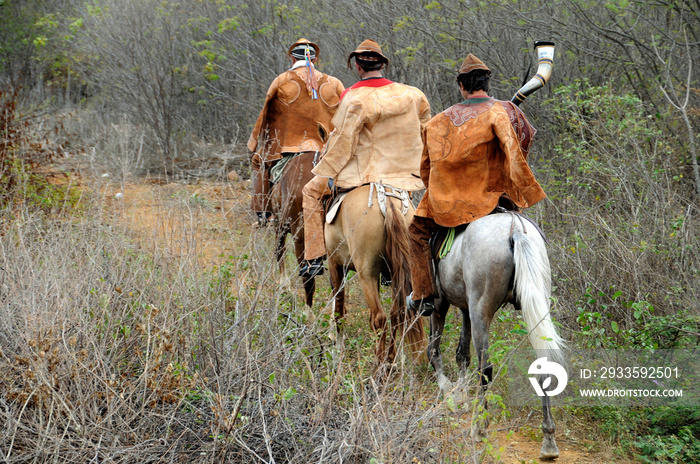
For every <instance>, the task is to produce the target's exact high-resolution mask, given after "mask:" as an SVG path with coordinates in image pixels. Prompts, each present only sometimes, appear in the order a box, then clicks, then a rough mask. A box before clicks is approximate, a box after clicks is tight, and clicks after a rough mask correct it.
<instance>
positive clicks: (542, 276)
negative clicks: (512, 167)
mask: <svg viewBox="0 0 700 464" xmlns="http://www.w3.org/2000/svg"><path fill="white" fill-rule="evenodd" d="M532 229H533V230H531V232H534V233H538V231H536V230H534V227H533V228H532ZM538 238H539V236H538ZM513 259H514V261H515V282H514V286H515V294H516V299H517V302H518V304H519V305H520V308H521V309H522V312H523V317H524V319H525V323H526V324H527V327H528V329H529V331H530V333H529V335H528V336H529V339H530V344H531V345H532V347H533V348H534V349H535V352H536V353H537V355H538V356H547V357H548V358H549V359H552V360H555V361H558V362H563V360H564V356H563V353H562V348H564V347H565V346H566V343H565V342H564V340H563V339H562V338H561V337H560V336H559V334H558V333H557V329H556V326H555V325H554V322H552V318H551V316H550V309H549V308H550V301H549V298H550V295H551V294H552V276H551V269H550V266H549V258H548V257H547V249H546V248H545V245H544V241H543V240H537V239H533V238H532V237H530V236H528V234H527V232H525V230H524V228H522V229H521V228H517V227H516V228H514V231H513Z"/></svg>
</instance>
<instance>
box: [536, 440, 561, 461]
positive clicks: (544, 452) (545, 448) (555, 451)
mask: <svg viewBox="0 0 700 464" xmlns="http://www.w3.org/2000/svg"><path fill="white" fill-rule="evenodd" d="M558 457H559V447H558V446H557V443H556V442H555V441H554V439H553V438H551V439H548V438H547V437H545V438H544V441H543V442H542V449H541V450H540V459H542V460H545V461H551V460H552V459H557V458H558Z"/></svg>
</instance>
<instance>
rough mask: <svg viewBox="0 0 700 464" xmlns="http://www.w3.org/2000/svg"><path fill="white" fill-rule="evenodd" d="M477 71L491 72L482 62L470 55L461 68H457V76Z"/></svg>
mask: <svg viewBox="0 0 700 464" xmlns="http://www.w3.org/2000/svg"><path fill="white" fill-rule="evenodd" d="M477 69H481V70H483V71H488V72H491V70H490V69H489V68H488V67H486V65H485V64H484V62H483V61H481V60H480V59H479V58H477V57H476V56H474V55H472V54H471V53H470V54H469V55H467V57H466V58H465V59H464V61H463V62H462V66H460V67H459V72H458V73H457V74H467V73H470V72H472V71H476V70H477Z"/></svg>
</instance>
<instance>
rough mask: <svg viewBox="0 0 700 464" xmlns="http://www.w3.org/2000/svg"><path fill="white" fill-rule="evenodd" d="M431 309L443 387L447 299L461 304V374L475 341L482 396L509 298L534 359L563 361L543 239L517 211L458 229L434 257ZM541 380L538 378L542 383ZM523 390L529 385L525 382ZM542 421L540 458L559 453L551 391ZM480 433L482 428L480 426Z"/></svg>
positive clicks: (432, 344)
mask: <svg viewBox="0 0 700 464" xmlns="http://www.w3.org/2000/svg"><path fill="white" fill-rule="evenodd" d="M437 271H438V272H437V277H438V290H439V293H440V297H439V298H438V299H437V300H436V310H435V312H434V313H433V315H432V316H431V319H430V341H429V345H428V358H429V359H430V362H431V364H432V365H433V367H434V368H435V372H436V375H437V378H438V385H439V386H440V389H441V390H443V391H446V390H449V389H451V388H452V384H451V382H450V381H449V380H448V379H447V377H446V376H445V374H444V372H443V364H442V357H441V354H440V339H441V337H442V333H443V329H444V326H445V316H446V315H447V310H448V309H449V306H450V304H452V305H454V306H457V307H458V308H460V309H461V310H462V331H461V335H460V339H459V345H458V348H457V364H458V365H459V368H460V376H461V377H464V375H465V374H466V370H467V367H468V366H469V357H470V354H469V348H470V347H469V345H470V341H471V340H473V342H474V348H475V350H476V354H477V358H478V360H479V366H478V372H479V374H480V378H481V381H482V386H483V388H482V389H479V390H480V391H481V393H482V394H483V393H484V391H485V389H486V387H487V384H488V382H489V381H490V380H491V379H492V374H493V372H492V371H493V368H492V366H491V364H489V361H488V351H487V350H488V347H489V326H490V325H491V320H492V319H493V317H494V315H495V314H496V311H497V310H498V309H499V308H500V307H501V306H503V305H504V304H505V303H508V302H511V303H513V304H514V305H515V306H516V308H519V309H521V310H522V313H523V318H524V319H525V323H526V324H527V327H528V329H529V330H530V334H529V339H530V343H531V344H532V346H533V348H535V351H536V352H537V357H538V358H539V357H540V356H548V358H549V359H550V360H551V359H553V358H554V359H555V360H560V359H561V357H560V356H561V350H560V349H561V348H562V347H563V340H562V339H561V338H560V337H559V335H557V332H556V329H555V326H554V324H553V323H552V320H551V318H550V316H549V305H550V301H549V297H550V293H551V273H550V267H549V259H548V257H547V250H546V248H545V242H544V239H543V238H542V235H541V234H540V231H539V230H538V228H537V227H535V225H534V224H533V223H532V222H530V221H529V220H528V219H526V218H524V217H523V216H522V215H520V214H517V213H499V214H492V215H489V216H486V217H483V218H481V219H478V220H476V221H474V222H472V223H471V224H469V226H468V227H467V228H466V230H465V231H464V232H462V233H461V234H459V235H457V236H456V238H455V240H454V244H453V246H452V249H451V251H450V252H449V254H448V255H447V256H446V257H444V258H443V259H442V260H440V261H439V263H438V270H437ZM542 380H543V379H540V382H541V381H542ZM524 388H530V386H529V385H528V386H525V387H524ZM542 408H543V413H544V420H543V422H542V431H543V432H544V439H543V442H542V451H541V455H540V458H541V459H552V458H555V457H558V456H559V449H558V448H557V444H556V441H555V440H554V430H555V425H554V419H553V418H552V414H551V411H550V401H549V397H548V396H543V397H542ZM477 432H479V433H483V430H477Z"/></svg>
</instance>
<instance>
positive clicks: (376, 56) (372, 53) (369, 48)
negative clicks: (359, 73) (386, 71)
mask: <svg viewBox="0 0 700 464" xmlns="http://www.w3.org/2000/svg"><path fill="white" fill-rule="evenodd" d="M357 55H362V59H364V60H366V61H382V62H384V63H385V64H389V58H387V57H386V55H385V54H384V53H382V47H380V46H379V44H378V43H377V42H375V41H374V40H372V39H366V40H364V41H363V42H362V43H361V44H360V45H358V47H357V48H356V49H355V51H353V52H351V53H350V55H348V66H350V60H351V59H352V58H353V57H354V56H357Z"/></svg>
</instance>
